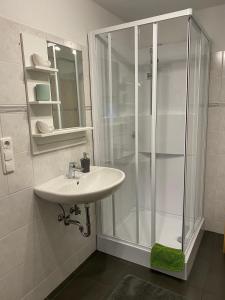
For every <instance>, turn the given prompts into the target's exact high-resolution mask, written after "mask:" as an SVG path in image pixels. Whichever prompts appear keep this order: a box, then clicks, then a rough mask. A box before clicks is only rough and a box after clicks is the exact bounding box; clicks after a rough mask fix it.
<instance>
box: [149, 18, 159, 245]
mask: <svg viewBox="0 0 225 300" xmlns="http://www.w3.org/2000/svg"><path fill="white" fill-rule="evenodd" d="M152 45H153V48H152V103H151V104H152V107H151V111H152V118H151V183H150V184H151V245H153V244H154V243H155V241H156V119H157V103H156V101H157V60H158V23H153V37H152Z"/></svg>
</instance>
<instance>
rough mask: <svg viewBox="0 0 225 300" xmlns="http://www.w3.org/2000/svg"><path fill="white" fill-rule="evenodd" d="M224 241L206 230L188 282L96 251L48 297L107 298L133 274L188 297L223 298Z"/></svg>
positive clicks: (190, 299)
mask: <svg viewBox="0 0 225 300" xmlns="http://www.w3.org/2000/svg"><path fill="white" fill-rule="evenodd" d="M222 244H223V236H222V235H219V234H215V233H211V232H205V234H204V236H203V239H202V243H201V245H200V248H199V251H198V254H197V257H196V260H195V263H194V266H193V268H192V272H191V274H190V276H189V279H188V280H187V281H182V280H179V279H176V278H173V277H170V276H167V275H164V274H162V273H159V272H156V271H153V270H150V269H149V268H146V267H142V266H140V265H137V264H134V263H130V262H127V261H125V260H122V259H119V258H116V257H113V256H111V255H107V254H104V253H101V252H98V251H96V252H95V253H94V254H93V255H92V256H91V257H90V258H89V259H87V261H86V262H85V263H84V264H82V266H81V267H79V268H78V270H76V271H75V272H74V274H72V275H71V276H70V277H69V278H68V279H67V280H66V281H65V282H64V284H62V285H61V286H60V287H59V288H58V289H56V290H55V292H54V293H52V294H51V295H50V296H49V299H56V300H64V299H79V300H86V299H92V300H95V299H98V300H105V299H107V296H109V295H110V294H111V292H112V291H113V289H114V288H115V287H116V286H117V285H118V283H119V282H120V281H121V279H122V278H123V277H124V276H125V275H127V274H133V275H135V276H137V277H139V278H141V279H144V280H146V281H149V282H151V283H153V284H156V285H158V286H160V287H162V288H165V289H168V290H170V291H173V292H175V293H177V294H180V295H182V296H185V297H186V299H188V300H212V299H213V300H222V299H223V300H224V299H225V256H224V254H223V253H222Z"/></svg>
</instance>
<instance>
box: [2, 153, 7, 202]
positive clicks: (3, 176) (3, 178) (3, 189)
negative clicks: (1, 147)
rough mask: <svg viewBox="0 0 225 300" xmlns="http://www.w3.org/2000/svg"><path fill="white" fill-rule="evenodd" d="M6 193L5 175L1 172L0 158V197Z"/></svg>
mask: <svg viewBox="0 0 225 300" xmlns="http://www.w3.org/2000/svg"><path fill="white" fill-rule="evenodd" d="M7 194H8V181H7V176H6V175H4V174H3V169H2V160H1V158H0V198H1V197H4V196H6V195H7Z"/></svg>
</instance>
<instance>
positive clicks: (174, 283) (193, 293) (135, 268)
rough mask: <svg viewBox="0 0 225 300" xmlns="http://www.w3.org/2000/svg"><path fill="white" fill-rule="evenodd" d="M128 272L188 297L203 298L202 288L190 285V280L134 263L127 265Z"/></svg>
mask: <svg viewBox="0 0 225 300" xmlns="http://www.w3.org/2000/svg"><path fill="white" fill-rule="evenodd" d="M127 274H132V275H135V276H137V277H139V278H141V279H144V280H146V281H149V282H151V283H153V284H156V285H158V286H160V287H162V288H165V289H168V290H170V291H172V292H175V293H178V294H180V295H182V296H186V297H188V298H187V299H190V300H200V299H201V292H202V291H201V289H199V288H196V287H194V286H190V284H189V282H188V281H183V280H180V279H177V278H173V277H171V276H168V275H165V274H162V273H160V272H157V271H153V270H150V269H148V268H145V267H142V266H139V265H136V264H132V263H130V265H129V266H128V267H127Z"/></svg>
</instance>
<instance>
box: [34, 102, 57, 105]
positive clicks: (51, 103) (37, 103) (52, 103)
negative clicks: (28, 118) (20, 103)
mask: <svg viewBox="0 0 225 300" xmlns="http://www.w3.org/2000/svg"><path fill="white" fill-rule="evenodd" d="M29 104H30V105H42V104H43V105H54V104H61V101H29Z"/></svg>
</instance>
